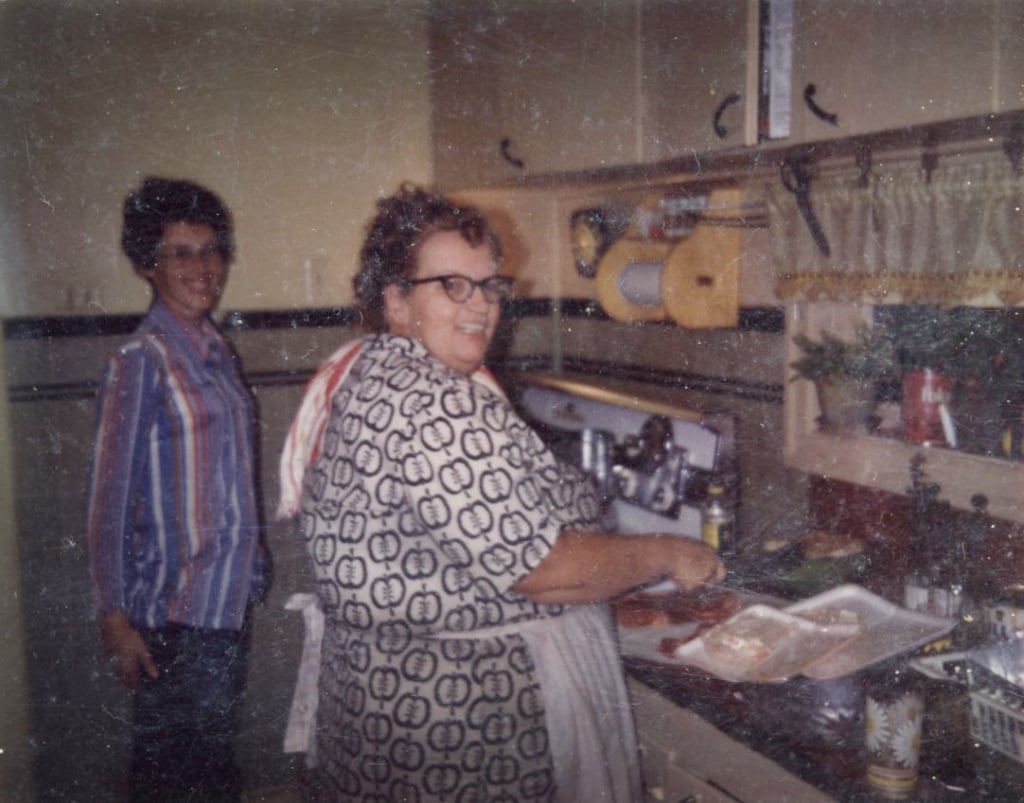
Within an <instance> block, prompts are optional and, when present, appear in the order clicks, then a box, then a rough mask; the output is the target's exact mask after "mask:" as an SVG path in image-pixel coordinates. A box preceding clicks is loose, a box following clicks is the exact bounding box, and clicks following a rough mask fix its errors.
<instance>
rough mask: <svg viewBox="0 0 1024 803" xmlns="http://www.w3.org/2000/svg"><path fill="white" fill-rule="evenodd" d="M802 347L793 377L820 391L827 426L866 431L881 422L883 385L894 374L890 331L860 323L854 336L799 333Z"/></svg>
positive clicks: (823, 423)
mask: <svg viewBox="0 0 1024 803" xmlns="http://www.w3.org/2000/svg"><path fill="white" fill-rule="evenodd" d="M793 342H794V343H795V344H796V345H797V346H798V347H799V348H800V349H801V351H803V356H802V357H800V359H798V360H795V361H794V362H793V363H791V365H790V367H791V368H793V370H795V371H796V376H795V377H793V378H794V379H800V378H802V379H809V380H810V381H812V382H814V386H815V389H816V390H817V393H818V407H819V409H820V410H821V417H820V418H819V419H818V424H819V426H820V427H821V429H822V430H825V431H830V432H846V433H856V434H863V433H866V432H869V431H871V430H873V429H874V428H875V426H876V425H877V418H876V416H875V407H876V404H877V401H878V388H879V385H880V384H883V383H885V382H888V381H891V380H892V378H893V376H894V372H895V361H894V359H893V351H892V344H891V341H890V340H889V338H888V337H887V336H886V333H885V332H883V331H881V330H878V329H873V328H871V327H869V326H867V325H861V326H859V327H858V328H857V330H856V331H855V333H854V337H853V339H852V340H850V341H847V340H843V339H841V338H839V337H836V336H835V335H832V334H829V333H828V332H822V334H821V339H820V340H812V339H811V338H809V337H807V336H806V335H802V334H801V335H795V336H794V337H793Z"/></svg>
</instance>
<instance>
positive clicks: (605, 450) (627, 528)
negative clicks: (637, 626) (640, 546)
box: [514, 373, 739, 538]
mask: <svg viewBox="0 0 1024 803" xmlns="http://www.w3.org/2000/svg"><path fill="white" fill-rule="evenodd" d="M515 391H516V392H515V394H514V395H515V403H516V404H517V406H518V408H519V409H520V412H521V413H522V414H523V415H524V417H525V418H526V420H527V421H529V422H530V423H531V425H532V426H533V427H534V428H535V429H536V430H537V432H538V433H539V434H540V436H541V437H542V438H544V439H545V440H546V441H547V443H548V445H549V446H550V447H551V448H552V450H554V451H555V453H556V454H558V455H559V456H560V457H561V458H562V459H564V460H566V461H567V462H570V463H572V464H573V465H576V466H578V467H579V468H581V469H583V470H584V471H586V472H587V473H589V474H590V475H591V477H593V479H594V482H595V483H596V485H597V487H598V491H599V493H600V494H601V497H602V502H603V509H604V515H605V522H604V526H605V527H606V528H607V529H608V530H611V531H616V532H622V533H644V532H662V533H674V534H677V535H681V536H686V537H691V538H700V524H701V522H700V507H701V504H702V503H703V502H704V500H705V499H706V497H707V489H708V486H709V485H710V484H711V482H712V480H714V481H715V482H721V483H722V484H723V485H724V487H725V489H726V491H725V495H726V502H727V504H729V505H730V506H731V507H732V510H733V511H735V510H736V507H737V505H738V502H739V498H738V483H737V476H736V459H735V420H734V418H733V417H732V416H731V415H728V414H711V415H708V414H704V413H701V412H699V411H696V410H690V409H686V408H682V407H676V406H673V405H668V404H664V403H661V402H658V401H654V400H651V399H644V398H640V397H637V396H633V395H629V394H626V393H622V392H619V391H615V390H610V389H608V388H607V387H604V386H602V385H600V384H597V383H592V382H588V381H580V380H575V379H567V378H564V377H560V376H554V375H551V374H541V373H530V374H524V375H521V376H520V377H518V380H517V381H516V382H515Z"/></svg>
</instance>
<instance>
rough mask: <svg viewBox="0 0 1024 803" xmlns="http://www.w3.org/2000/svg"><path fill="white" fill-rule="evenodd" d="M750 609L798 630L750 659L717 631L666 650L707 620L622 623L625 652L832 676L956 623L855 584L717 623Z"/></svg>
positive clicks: (748, 671)
mask: <svg viewBox="0 0 1024 803" xmlns="http://www.w3.org/2000/svg"><path fill="white" fill-rule="evenodd" d="M764 608H768V609H769V610H768V611H766V610H763V609H764ZM744 616H745V617H760V618H762V619H763V621H764V622H765V623H766V624H767V623H771V625H772V626H774V625H776V624H777V623H778V622H786V623H789V624H790V626H791V635H790V636H789V637H787V638H784V639H779V640H777V643H772V644H771V645H769V646H770V647H771V651H770V653H769V655H768V656H767V657H765V658H762V659H760V660H757V661H753V662H748V663H743V662H737V661H729V660H723V657H722V656H721V655H715V654H712V653H709V651H708V649H707V644H706V639H707V638H708V633H710V632H711V630H706V631H705V632H704V633H703V634H701V635H700V636H699V637H697V638H694V639H692V640H691V641H689V642H687V643H686V644H684V645H682V646H681V647H679V648H677V649H676V651H675V653H674V654H673V655H672V656H669V655H666V654H664V653H663V652H661V651H660V650H659V646H660V645H661V643H662V640H663V639H665V638H686V637H688V636H691V635H692V634H693V633H694V632H696V631H697V629H698V627H700V625H699V624H698V623H695V622H694V623H687V624H681V625H663V626H653V627H632V628H629V627H620V628H619V639H620V645H621V650H622V653H623V655H628V656H632V657H636V658H642V659H644V660H648V661H654V662H657V663H662V664H666V665H672V666H680V665H685V666H691V667H694V668H696V669H699V670H702V671H705V672H707V673H708V674H711V675H714V676H715V677H718V678H721V679H723V680H728V681H734V682H738V681H749V682H759V683H769V682H779V681H783V680H787V679H788V678H790V677H794V676H796V675H801V674H802V675H806V676H807V677H811V678H815V679H818V680H830V679H833V678H838V677H842V676H843V675H847V674H850V673H852V672H856V671H857V670H859V669H863V668H864V667H867V666H870V665H871V664H874V663H877V662H879V661H882V660H885V659H886V658H889V657H892V656H894V655H898V654H900V653H902V652H909V651H911V650H913V649H916V648H917V647H920V646H922V645H924V644H927V643H929V642H930V641H934V640H935V639H937V638H940V637H941V636H944V635H946V634H947V633H949V632H950V631H951V630H952V629H953V627H954V625H955V624H956V623H955V621H954V620H952V619H943V618H940V617H936V616H930V615H928V614H923V613H917V612H914V611H908V610H906V609H904V608H901V607H899V606H897V605H893V604H892V603H890V602H888V601H887V600H884V599H882V598H881V597H878V596H876V595H875V594H872V593H871V592H869V591H868V590H867V589H865V588H863V587H861V586H858V585H855V584H852V583H848V584H844V585H842V586H838V587H836V588H833V589H830V590H829V591H826V592H824V593H822V594H818V595H817V596H814V597H811V598H809V599H806V600H802V601H800V602H797V603H794V604H792V605H790V606H788V607H786V608H784V609H781V610H776V609H774V608H771V606H766V605H763V604H756V603H755V604H752V605H748V606H747V607H745V608H744V609H743V610H742V611H740V612H739V613H737V614H735V615H734V616H733V617H732V618H730V619H729V620H728V621H727V622H724V623H722V624H721V625H718V626H717V627H722V626H724V625H728V624H729V623H731V622H733V621H734V620H736V619H737V617H744ZM805 617H817V618H819V619H821V620H824V621H826V622H828V621H831V620H840V621H841V620H844V619H845V620H847V623H845V624H842V623H841V624H834V625H829V624H817V623H815V622H814V621H811V620H810V619H807V618H805ZM852 617H856V624H852V623H850V621H849V620H850V619H851V618H852Z"/></svg>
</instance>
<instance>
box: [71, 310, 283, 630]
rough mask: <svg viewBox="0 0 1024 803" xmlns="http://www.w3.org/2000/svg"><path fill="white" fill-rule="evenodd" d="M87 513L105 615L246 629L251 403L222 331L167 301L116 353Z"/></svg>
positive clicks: (253, 551) (257, 563) (252, 564)
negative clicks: (186, 316) (188, 318)
mask: <svg viewBox="0 0 1024 803" xmlns="http://www.w3.org/2000/svg"><path fill="white" fill-rule="evenodd" d="M98 419H99V420H98V429H97V435H96V444H95V453H94V456H93V471H92V488H91V494H90V503H89V514H88V539H89V555H90V567H91V571H92V577H93V582H94V584H95V586H96V591H97V595H98V602H99V607H100V610H101V611H111V610H124V611H126V612H127V614H128V618H129V620H130V621H131V622H132V623H133V624H134V625H136V626H145V627H161V626H163V625H164V624H166V623H168V622H174V623H178V624H185V625H191V626H194V627H209V628H227V629H238V628H239V627H241V624H242V620H243V617H244V614H245V608H246V605H247V603H248V600H249V598H250V596H251V594H252V593H253V592H254V591H256V590H258V588H259V586H261V585H262V573H263V560H262V555H261V554H260V549H261V547H260V544H259V519H258V514H257V509H256V499H255V489H254V474H253V435H254V433H253V422H254V405H253V400H252V398H251V396H250V394H249V392H248V391H247V389H246V388H245V386H244V385H243V384H242V380H241V377H240V376H239V372H238V367H237V365H236V363H235V359H234V356H233V354H232V352H231V351H230V349H229V348H228V346H227V344H226V343H225V342H224V341H223V340H222V339H221V337H220V335H218V334H217V332H216V330H215V329H214V327H213V325H212V324H210V323H209V322H208V321H207V322H204V332H203V337H202V338H200V337H196V336H195V335H194V334H190V333H189V332H188V331H186V329H185V328H184V327H183V326H182V324H181V323H180V322H179V321H178V319H177V318H176V317H175V316H174V314H173V313H172V312H171V311H170V310H169V309H168V308H167V307H166V306H165V305H164V304H162V303H161V302H160V301H157V302H155V303H154V305H153V307H152V309H151V310H150V313H149V314H148V315H147V316H146V318H145V319H144V320H143V322H142V324H141V326H140V327H139V329H138V330H137V331H136V333H135V334H134V335H133V336H132V337H131V338H130V339H129V340H128V341H127V342H126V343H125V344H124V345H123V346H121V348H119V349H118V350H117V351H116V352H115V353H113V354H112V355H111V356H110V358H109V360H108V362H107V366H106V371H105V373H104V375H103V378H102V381H101V384H100V392H99V405H98Z"/></svg>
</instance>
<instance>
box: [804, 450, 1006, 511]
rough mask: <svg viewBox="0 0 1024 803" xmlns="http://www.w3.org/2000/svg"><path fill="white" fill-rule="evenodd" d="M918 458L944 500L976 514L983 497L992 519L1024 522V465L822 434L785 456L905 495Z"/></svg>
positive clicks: (827, 473)
mask: <svg viewBox="0 0 1024 803" xmlns="http://www.w3.org/2000/svg"><path fill="white" fill-rule="evenodd" d="M919 454H920V455H922V456H923V457H924V459H925V462H924V465H923V466H922V470H923V471H924V472H925V474H926V475H927V477H928V479H929V480H930V481H932V482H935V483H938V485H939V486H940V487H941V489H942V490H941V492H940V493H939V498H940V499H945V500H947V501H949V502H950V504H952V505H953V507H956V508H960V509H962V510H971V497H972V496H973V495H974V494H977V493H982V494H984V495H985V496H986V497H987V498H988V502H989V504H988V512H989V513H990V514H991V515H993V516H995V517H997V518H1001V519H1008V520H1010V521H1018V522H1024V463H1020V462H1014V461H1009V460H1000V459H997V458H991V457H982V456H980V455H971V454H965V453H963V452H957V451H954V450H952V449H945V448H941V447H929V446H918V445H915V444H909V443H903V442H901V441H897V440H892V439H889V438H879V437H871V436H862V437H850V436H840V435H826V434H823V433H820V432H809V433H806V434H804V435H802V436H801V437H800V438H799V439H797V442H796V443H795V444H794V445H793V447H792V448H788V449H787V450H786V455H785V458H786V463H787V464H789V465H792V466H795V467H797V468H799V469H800V470H802V471H807V472H809V473H811V474H817V475H820V476H822V477H829V478H831V479H836V480H842V481H844V482H851V483H854V484H856V485H863V486H866V487H869V488H878V489H880V490H884V491H889V492H890V493H897V494H905V493H906V492H907V488H908V487H909V486H910V461H911V460H912V459H913V458H914V456H915V455H919Z"/></svg>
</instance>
